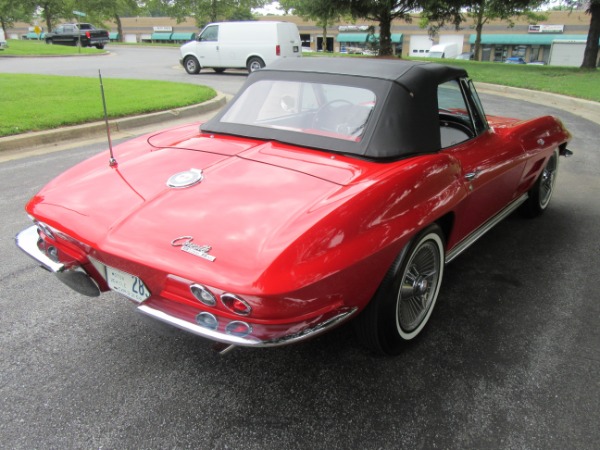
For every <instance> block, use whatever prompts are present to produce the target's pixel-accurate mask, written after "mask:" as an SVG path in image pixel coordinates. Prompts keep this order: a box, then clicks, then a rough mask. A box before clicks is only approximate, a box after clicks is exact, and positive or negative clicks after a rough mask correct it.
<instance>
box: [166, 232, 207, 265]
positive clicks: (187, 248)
mask: <svg viewBox="0 0 600 450" xmlns="http://www.w3.org/2000/svg"><path fill="white" fill-rule="evenodd" d="M193 240H194V238H193V236H180V237H178V238H175V239H173V240H172V241H171V245H172V246H173V247H181V250H182V251H184V252H186V253H189V254H190V255H194V256H198V257H199V258H202V259H206V260H207V261H210V262H213V261H214V260H215V259H217V258H215V257H214V256H213V255H210V254H209V253H208V252H210V250H211V249H212V247H211V246H210V245H198V244H194V243H193V242H192V241H193Z"/></svg>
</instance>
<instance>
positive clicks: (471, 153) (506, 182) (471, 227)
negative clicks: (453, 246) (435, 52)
mask: <svg viewBox="0 0 600 450" xmlns="http://www.w3.org/2000/svg"><path fill="white" fill-rule="evenodd" d="M438 106H439V109H440V130H441V131H440V133H441V134H442V146H447V147H446V148H445V149H444V150H443V152H445V153H448V154H450V155H452V156H453V157H455V158H456V159H457V160H458V161H459V163H460V166H461V169H462V172H461V176H462V182H463V183H464V184H465V188H466V192H467V197H466V198H465V200H464V201H463V202H462V204H461V205H460V207H459V209H458V211H457V212H456V213H457V220H456V223H455V225H456V228H455V231H456V233H457V235H458V236H459V240H460V238H461V237H465V236H467V235H468V234H470V233H472V232H473V231H475V230H476V229H477V228H479V227H481V226H482V225H483V224H484V223H485V222H486V221H488V220H489V219H490V218H492V217H493V216H494V215H496V214H497V213H498V212H500V211H501V210H502V209H503V208H505V207H506V206H507V205H508V204H510V203H511V202H512V201H513V200H515V195H516V192H517V188H518V185H519V182H520V180H521V176H522V173H523V170H524V167H525V161H526V155H525V153H524V151H523V149H522V147H521V145H520V144H519V143H518V142H514V141H507V140H506V139H504V138H502V137H500V136H498V135H497V134H495V133H494V131H493V130H491V129H490V128H489V126H488V125H487V121H486V120H485V116H484V114H483V110H482V108H481V104H480V102H479V98H478V96H477V93H476V92H475V90H474V87H473V85H472V83H471V82H467V81H466V80H453V81H451V82H448V83H444V84H442V85H440V86H439V88H438ZM445 129H450V130H453V131H452V132H450V134H451V137H450V139H449V138H448V137H447V136H446V137H444V133H446V134H448V131H446V132H445V131H444V130H445ZM454 130H459V132H455V131H454ZM461 133H463V134H461ZM459 216H460V217H459Z"/></svg>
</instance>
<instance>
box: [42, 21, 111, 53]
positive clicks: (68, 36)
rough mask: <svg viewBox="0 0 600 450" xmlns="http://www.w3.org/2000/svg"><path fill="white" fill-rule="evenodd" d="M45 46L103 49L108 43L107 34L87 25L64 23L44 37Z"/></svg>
mask: <svg viewBox="0 0 600 450" xmlns="http://www.w3.org/2000/svg"><path fill="white" fill-rule="evenodd" d="M44 40H45V41H46V44H61V45H80V46H82V47H96V48H97V49H103V48H104V46H105V45H106V44H108V43H109V42H110V39H109V33H108V31H106V30H101V29H98V28H96V27H94V26H93V25H92V24H89V23H64V24H62V25H59V26H58V27H57V28H56V29H55V30H53V31H52V33H46V35H45V36H44Z"/></svg>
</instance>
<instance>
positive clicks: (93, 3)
mask: <svg viewBox="0 0 600 450" xmlns="http://www.w3.org/2000/svg"><path fill="white" fill-rule="evenodd" d="M78 5H80V6H79V7H80V8H82V9H84V12H86V14H88V16H89V19H88V20H90V21H93V22H96V23H101V22H103V21H104V20H106V19H112V20H114V22H115V23H116V24H117V33H118V34H119V41H121V42H123V24H122V22H121V17H127V16H129V17H131V16H135V15H137V14H138V13H139V11H140V7H139V5H138V3H137V1H136V0H79V3H78Z"/></svg>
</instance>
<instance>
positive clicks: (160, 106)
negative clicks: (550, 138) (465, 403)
mask: <svg viewBox="0 0 600 450" xmlns="http://www.w3.org/2000/svg"><path fill="white" fill-rule="evenodd" d="M80 51H81V53H82V54H101V53H103V52H104V50H97V49H96V48H81V49H79V48H77V47H71V46H63V45H47V44H45V43H44V42H43V41H20V40H9V48H8V49H6V50H3V51H0V62H1V57H2V56H3V55H6V56H10V55H13V56H41V55H69V54H71V55H78V54H79V52H80ZM307 56H310V57H321V56H341V55H339V54H335V55H332V54H325V55H323V54H318V53H316V52H315V53H310V54H309V55H307ZM355 57H363V56H355ZM430 61H436V62H442V63H446V64H451V65H454V66H461V67H464V68H465V69H466V70H467V71H468V72H469V75H470V76H471V78H472V79H473V80H474V81H475V82H480V83H492V84H499V85H505V86H514V87H520V88H525V89H532V90H538V91H546V92H553V93H557V94H563V95H568V96H572V97H579V98H584V99H588V100H592V101H596V102H600V71H598V70H579V69H578V68H572V67H555V66H530V65H516V64H500V63H481V62H476V61H463V60H430ZM104 90H105V93H106V102H107V107H108V112H109V116H110V117H111V118H115V117H123V116H128V115H135V114H142V113H147V112H152V111H161V110H167V109H171V108H177V107H181V106H187V105H191V104H196V103H201V102H204V101H206V100H209V99H211V98H213V97H214V96H215V95H216V93H215V91H214V90H212V89H210V88H208V87H204V86H196V85H191V84H184V83H169V82H161V81H144V80H119V79H110V78H109V79H104ZM0 105H1V107H0V136H7V135H12V134H19V133H25V132H28V131H37V130H45V129H51V128H56V127H60V126H64V125H75V124H80V123H85V122H92V121H97V120H102V119H103V108H102V99H101V97H100V84H99V80H98V78H79V77H58V76H43V77H40V76H39V75H21V74H14V75H11V74H2V73H0Z"/></svg>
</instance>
